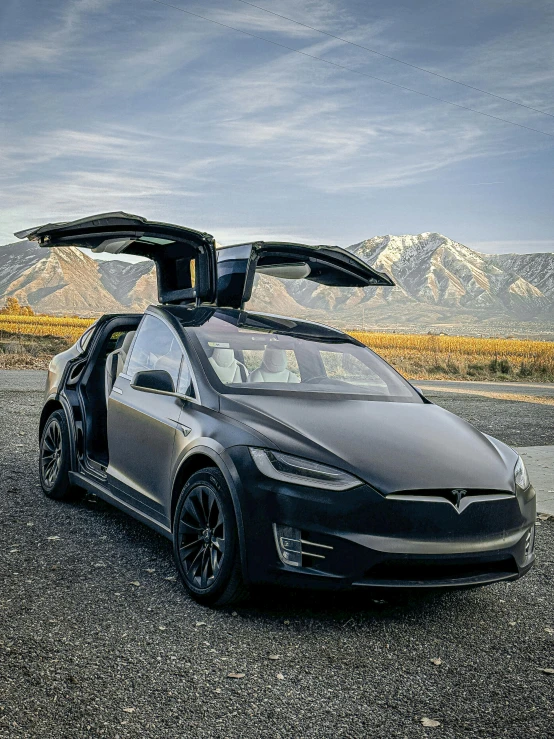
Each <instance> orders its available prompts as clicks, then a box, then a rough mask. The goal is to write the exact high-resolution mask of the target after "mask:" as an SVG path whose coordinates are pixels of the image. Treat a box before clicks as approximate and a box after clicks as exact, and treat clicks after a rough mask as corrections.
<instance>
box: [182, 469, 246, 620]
mask: <svg viewBox="0 0 554 739" xmlns="http://www.w3.org/2000/svg"><path fill="white" fill-rule="evenodd" d="M173 553H174V557H175V563H176V565H177V569H178V571H179V575H180V576H181V580H182V581H183V584H184V586H185V588H186V589H187V590H188V592H189V593H190V594H191V595H192V596H193V597H194V598H195V599H196V600H197V601H199V602H200V603H205V604H207V605H217V606H222V605H228V604H230V603H235V602H237V601H239V600H242V599H243V598H245V597H246V596H247V594H248V591H247V589H246V587H245V585H244V581H243V578H242V569H241V561H240V552H239V543H238V532H237V521H236V516H235V510H234V506H233V501H232V498H231V493H230V491H229V488H228V486H227V483H226V482H225V478H224V477H223V475H222V474H221V472H220V471H219V469H217V467H208V468H205V469H203V470H200V471H199V472H195V473H194V474H193V475H192V476H191V477H190V479H189V480H188V481H187V483H186V484H185V486H184V488H183V490H182V492H181V495H180V496H179V500H178V501H177V507H176V509H175V516H174V519H173Z"/></svg>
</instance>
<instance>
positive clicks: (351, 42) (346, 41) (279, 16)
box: [237, 0, 554, 118]
mask: <svg viewBox="0 0 554 739" xmlns="http://www.w3.org/2000/svg"><path fill="white" fill-rule="evenodd" d="M237 1H238V2H239V3H243V4H244V5H250V7H252V8H258V10H263V11H264V13H271V15H275V16H277V18H282V19H283V20H286V21H290V22H291V23H296V25H297V26H303V27H304V28H309V29H310V30H311V31H315V32H316V33H322V34H323V35H324V36H329V38H334V39H336V40H337V41H342V42H343V43H344V44H350V46H355V47H356V48H358V49H363V50H364V51H369V52H371V53H372V54H377V55H378V56H382V57H384V58H385V59H392V61H394V62H398V63H399V64H404V65H405V66H406V67H411V68H412V69H418V70H419V71H420V72H425V73H426V74H432V75H433V76H434V77H440V79H441V80H447V81H448V82H453V83H454V84H455V85H462V87H467V88H468V89H470V90H475V91H476V92H481V93H483V95H490V96H491V97H493V98H496V99H497V100H503V101H504V102H505V103H511V104H512V105H519V106H520V107H521V108H527V110H532V111H533V112H534V113H540V114H541V115H548V116H550V118H554V114H552V113H547V112H546V110H539V109H538V108H533V107H531V106H530V105H525V103H518V102H517V100H510V98H505V97H502V95H495V93H494V92H488V91H487V90H482V89H481V88H480V87H474V86H473V85H468V84H466V83H465V82H460V81H459V80H454V79H452V77H447V76H446V75H444V74H439V73H438V72H433V71H432V70H430V69H425V67H418V66H417V64H410V62H405V61H403V60H402V59H397V58H396V57H395V56H390V55H389V54H384V53H383V52H382V51H377V50H376V49H370V48H369V46H362V44H356V43H355V42H354V41H348V39H345V38H342V36H335V35H334V34H333V33H328V32H327V31H322V30H321V29H320V28H314V27H313V26H310V25H308V24H307V23H301V22H300V21H295V20H294V19H293V18H289V17H288V16H286V15H281V14H280V13H275V12H274V11H273V10H268V9H267V8H263V7H262V6H261V5H255V4H254V3H249V2H248V0H237Z"/></svg>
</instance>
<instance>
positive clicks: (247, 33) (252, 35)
mask: <svg viewBox="0 0 554 739" xmlns="http://www.w3.org/2000/svg"><path fill="white" fill-rule="evenodd" d="M152 2H154V3H158V5H165V6H166V7H168V8H173V9H174V10H179V11H181V13H186V14H187V15H192V16H194V17H195V18H202V20H205V21H208V22H209V23H215V25H217V26H221V27H222V28H228V29H230V30H231V31H237V33H242V34H244V35H245V36H250V38H255V39H258V41H265V42H266V43H268V44H272V45H273V46H278V47H280V48H281V49H287V50H288V51H294V52H295V53H296V54H301V55H302V56H305V57H308V58H309V59H316V60H317V61H318V62H323V63H324V64H329V65H330V66H332V67H337V68H338V69H343V70H345V71H347V72H352V73H353V74H358V75H361V76H362V77H368V78H369V79H371V80H377V82H384V83H385V85H392V87H398V88H399V89H400V90H407V91H408V92H413V93H415V94H416V95H422V96H423V97H426V98H430V99H431V100H438V101H439V102H440V103H446V104H447V105H453V106H455V107H456V108H461V109H462V110H469V111H471V112H472V113H477V114H478V115H483V116H485V117H486V118H492V119H493V120H495V121H501V122H502V123H509V124H510V125H511V126H517V127H518V128H525V129H526V130H527V131H533V132H534V133H542V134H543V135H544V136H550V138H554V134H553V133H547V132H546V131H541V130H540V129H539V128H531V126H525V125H523V123H515V121H509V120H507V119H506V118H500V116H497V115H492V114H491V113H484V112H483V111H481V110H476V109H475V108H470V107H469V106H467V105H461V103H454V102H452V101H451V100H445V99H444V98H439V97H436V95H429V94H428V93H427V92H420V91H419V90H414V89H413V88H411V87H406V86H405V85H399V84H398V83H396V82H390V80H384V79H383V78H382V77H375V75H372V74H367V72H361V71H359V70H358V69H352V67H346V66H344V64H338V63H337V62H332V61H330V60H329V59H324V58H323V57H321V56H315V55H314V54H308V53H307V52H306V51H300V49H295V48H294V47H292V46H287V45H286V44H281V43H279V42H277V41H272V40H271V39H268V38H264V37H263V36H257V35H256V34H255V33H250V31H243V30H242V29H241V28H236V27H235V26H229V25H228V24H227V23H221V21H216V20H213V19H212V18H207V17H206V16H205V15H200V14H199V13H193V12H192V10H185V9H184V8H180V7H179V6H178V5H171V4H170V3H166V2H162V0H152Z"/></svg>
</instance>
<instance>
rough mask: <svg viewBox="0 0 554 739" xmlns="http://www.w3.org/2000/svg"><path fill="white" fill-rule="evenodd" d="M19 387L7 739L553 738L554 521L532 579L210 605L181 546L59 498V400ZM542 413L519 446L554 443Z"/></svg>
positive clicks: (10, 472)
mask: <svg viewBox="0 0 554 739" xmlns="http://www.w3.org/2000/svg"><path fill="white" fill-rule="evenodd" d="M12 374H18V373H12ZM9 387H10V388H11V389H8V388H7V386H6V383H5V382H4V376H1V375H0V429H1V430H2V434H1V435H0V472H1V474H0V508H1V515H0V542H1V544H0V736H2V737H9V738H10V739H19V738H20V737H33V738H34V737H37V738H38V737H40V738H41V739H42V738H43V737H45V738H46V739H50V738H53V739H80V738H81V737H93V736H94V737H96V736H101V737H110V739H118V738H119V739H124V738H127V737H129V738H133V739H134V738H135V737H136V738H137V739H138V737H141V739H143V738H146V739H150V738H156V739H158V738H162V737H164V738H165V737H171V739H173V738H174V737H186V738H187V739H188V738H189V737H199V738H206V739H207V738H212V737H213V738H216V737H217V738H218V739H219V738H221V739H225V738H227V739H235V738H237V739H239V738H240V739H247V738H248V737H253V738H256V739H259V738H260V737H262V738H264V739H265V737H268V738H271V739H308V738H312V737H314V738H316V737H317V739H320V738H321V739H327V737H329V738H331V737H333V738H334V737H348V738H349V739H350V738H352V739H354V738H355V739H358V738H360V739H361V738H362V737H363V738H364V739H366V738H368V737H375V738H376V739H377V738H378V739H382V738H383V737H394V738H396V737H399V738H404V737H407V738H408V739H412V737H418V738H419V737H437V738H439V737H440V738H441V739H442V738H444V737H448V738H452V739H454V738H455V739H460V738H462V737H463V738H465V737H467V738H468V739H469V738H471V739H473V738H481V737H483V738H484V737H487V738H489V737H490V738H493V737H494V739H497V738H498V737H510V738H512V737H513V739H520V738H521V737H524V736H525V737H527V736H536V737H541V739H542V738H544V737H548V736H554V674H548V673H545V672H542V671H541V669H544V668H547V669H554V582H553V578H552V574H553V571H554V570H553V566H554V521H552V520H549V521H543V522H541V523H540V525H539V527H538V529H537V556H538V563H537V566H536V567H535V568H534V569H533V570H532V571H531V573H530V574H529V575H528V576H527V577H526V578H524V579H523V580H521V581H519V582H517V583H513V584H499V585H494V586H491V587H488V588H483V589H479V590H471V591H466V592H458V593H447V594H444V595H433V596H425V597H423V596H419V597H413V598H410V599H406V600H405V601H400V602H394V601H391V602H375V601H372V600H369V599H367V597H366V598H364V599H362V597H361V595H358V596H356V597H353V596H349V597H346V596H344V595H338V596H333V597H330V596H329V595H316V596H314V595H312V594H309V595H308V594H302V593H293V592H290V591H270V592H265V593H261V594H259V595H258V596H257V598H256V599H255V600H254V601H253V602H251V603H249V604H247V605H245V606H241V607H240V608H238V607H237V608H236V610H235V611H211V610H209V609H207V608H203V607H201V606H199V605H197V604H196V603H194V602H193V601H191V600H190V599H189V598H188V597H187V596H186V595H185V594H184V593H183V591H182V590H181V587H180V585H179V583H178V582H176V581H175V580H174V577H175V571H174V568H173V563H172V557H171V549H170V545H169V542H167V541H166V540H165V539H163V538H162V537H160V536H158V535H157V534H155V533H154V532H152V531H150V530H149V529H147V528H145V527H144V526H142V525H141V524H139V523H137V522H135V521H133V520H132V519H130V518H127V517H126V516H124V515H123V514H120V513H119V512H118V511H116V510H115V509H113V508H111V507H110V506H108V505H105V504H103V503H102V502H95V499H93V498H90V499H86V500H85V501H84V502H82V503H80V504H60V503H55V502H52V501H49V500H47V499H46V498H44V497H43V495H42V493H41V491H40V488H39V485H38V479H37V469H36V468H37V463H36V458H37V443H36V425H37V420H38V414H39V409H40V403H41V394H40V393H39V392H37V391H36V390H33V389H32V388H33V387H34V385H33V382H31V380H29V377H27V378H19V379H17V378H12V380H10V386H9ZM17 388H21V389H17ZM436 400H438V399H437V398H436ZM460 402H462V403H463V401H460V398H459V396H457V397H456V398H452V399H449V400H447V401H445V404H446V405H448V406H449V407H451V404H454V405H456V404H459V403H460ZM467 402H468V403H471V402H470V401H467ZM441 403H442V400H441ZM498 405H499V403H498V402H497V403H496V405H495V403H494V401H491V400H489V399H487V400H485V399H483V398H480V399H479V400H476V401H474V402H473V403H472V404H470V405H468V406H467V407H466V408H465V410H466V411H467V412H468V413H471V414H472V415H473V416H474V418H473V419H472V420H474V421H476V420H477V421H479V422H480V423H477V425H480V426H481V427H482V428H484V430H488V429H487V424H495V425H496V433H497V435H498V436H500V438H503V439H504V440H506V441H509V442H510V441H511V442H512V443H513V439H512V437H511V434H513V432H514V431H516V430H517V429H516V421H517V419H518V418H519V420H520V421H521V414H522V411H523V410H524V409H522V406H525V405H526V404H525V403H518V402H514V403H512V402H503V403H502V404H501V405H502V408H503V409H506V408H507V407H508V406H512V405H513V406H515V408H514V409H513V410H510V411H509V412H504V413H501V412H500V411H499V410H498V409H496V410H495V408H496V406H498ZM451 409H453V410H454V409H455V408H454V407H451ZM458 410H459V411H463V410H464V407H463V406H459V407H458ZM541 410H542V407H541V406H538V405H533V412H536V411H538V412H540V411H541ZM545 410H547V411H549V412H550V414H552V409H551V408H548V407H545ZM491 414H493V415H492V416H491ZM462 415H464V413H462ZM505 417H507V419H508V420H505ZM551 417H552V415H550V419H551ZM537 418H539V421H537ZM541 419H542V416H541V417H535V427H538V429H539V430H538V431H536V430H535V429H533V427H532V424H531V422H529V425H528V426H527V425H525V424H524V426H523V427H521V426H520V429H522V430H521V438H519V436H518V438H517V443H518V444H521V445H525V444H527V445H532V444H537V443H541V442H538V441H533V440H532V439H534V438H535V437H534V436H533V435H534V434H538V435H539V436H540V435H541V434H542V435H543V436H544V438H546V437H547V436H548V434H551V433H552V430H551V429H550V430H549V429H548V428H546V427H547V426H548V425H550V426H551V425H552V423H551V420H550V422H548V421H547V417H545V418H544V419H542V420H544V421H545V422H544V423H542V420H541ZM541 423H542V427H541ZM541 429H542V430H541ZM541 438H542V437H541ZM542 443H552V441H550V442H546V441H545V442H542ZM270 655H271V656H274V657H278V659H270ZM432 660H435V662H438V661H439V660H440V664H436V663H435V662H433V661H432ZM229 673H234V674H239V675H244V677H241V678H230V677H228V675H229ZM423 718H428V719H433V720H435V721H438V722H439V723H440V725H439V726H436V727H430V728H427V727H424V726H423V725H422V719H423Z"/></svg>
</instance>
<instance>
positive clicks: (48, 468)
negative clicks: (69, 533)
mask: <svg viewBox="0 0 554 739" xmlns="http://www.w3.org/2000/svg"><path fill="white" fill-rule="evenodd" d="M70 454H71V447H70V443H69V428H68V425H67V419H66V417H65V413H64V412H63V411H62V410H57V411H54V413H52V415H50V416H49V417H48V420H47V421H46V423H45V424H44V428H43V430H42V436H41V439H40V456H39V473H40V484H41V486H42V489H43V491H44V494H45V495H46V496H47V497H48V498H53V499H54V500H71V499H74V498H75V497H76V491H75V488H74V487H73V486H72V485H71V482H70V480H69V470H70Z"/></svg>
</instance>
